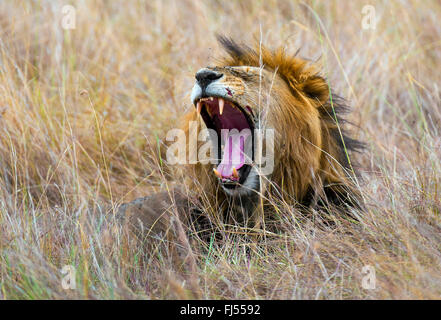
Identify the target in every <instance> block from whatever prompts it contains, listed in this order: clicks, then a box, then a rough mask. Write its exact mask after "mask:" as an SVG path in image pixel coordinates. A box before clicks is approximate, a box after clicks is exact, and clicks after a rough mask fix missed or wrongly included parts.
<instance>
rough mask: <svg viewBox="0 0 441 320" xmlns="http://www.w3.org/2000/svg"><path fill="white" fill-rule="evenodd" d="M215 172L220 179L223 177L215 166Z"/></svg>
mask: <svg viewBox="0 0 441 320" xmlns="http://www.w3.org/2000/svg"><path fill="white" fill-rule="evenodd" d="M213 171H214V174H215V175H216V177H218V178H219V179H222V175H221V174H220V172H219V171H217V170H216V169H215V168H213Z"/></svg>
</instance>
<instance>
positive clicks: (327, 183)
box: [186, 38, 362, 215]
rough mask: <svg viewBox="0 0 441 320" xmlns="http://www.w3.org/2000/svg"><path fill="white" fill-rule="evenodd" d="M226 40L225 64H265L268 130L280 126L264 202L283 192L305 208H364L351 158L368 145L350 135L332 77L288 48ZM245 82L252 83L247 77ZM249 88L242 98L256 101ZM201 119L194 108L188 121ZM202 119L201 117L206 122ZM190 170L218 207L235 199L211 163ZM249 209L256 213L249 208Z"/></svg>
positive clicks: (262, 189) (263, 82)
mask: <svg viewBox="0 0 441 320" xmlns="http://www.w3.org/2000/svg"><path fill="white" fill-rule="evenodd" d="M220 41H221V43H222V45H223V46H224V48H225V49H226V50H227V52H228V53H229V57H228V58H226V59H225V60H223V62H222V67H228V66H235V67H237V66H246V67H258V68H260V67H261V66H263V69H264V70H265V71H266V72H265V73H262V74H261V77H262V78H263V79H262V80H261V81H260V84H259V85H260V87H261V88H260V90H261V91H263V92H264V91H265V90H268V92H269V93H268V95H270V96H271V98H267V97H266V96H267V94H266V93H264V94H262V97H261V105H262V106H263V107H262V109H263V112H264V117H265V128H272V129H274V130H275V142H274V156H275V157H274V170H273V172H272V174H271V175H269V177H268V178H267V179H266V180H268V181H267V182H266V183H264V184H263V185H261V187H260V190H259V192H260V195H261V196H262V197H263V199H264V200H263V201H259V204H258V205H260V204H264V203H265V201H266V200H265V199H268V198H270V197H272V196H276V195H277V197H279V198H283V201H284V202H287V203H289V204H290V205H299V204H300V205H302V206H303V207H304V206H314V205H316V204H318V203H320V204H321V205H331V206H332V205H334V206H338V207H341V209H342V210H345V209H346V208H347V206H358V205H359V203H358V201H359V196H358V192H357V190H356V188H355V187H354V183H353V178H354V177H356V174H355V172H354V167H353V166H352V165H351V162H350V160H349V159H350V158H349V156H350V153H351V151H354V150H357V149H361V148H362V144H361V143H360V142H358V141H356V140H354V139H351V138H349V137H348V136H347V135H346V134H345V131H344V124H345V121H344V120H343V119H342V118H341V114H342V113H344V112H345V111H347V107H346V106H345V105H344V103H343V102H344V100H343V99H341V98H340V97H338V96H336V95H334V94H332V95H331V90H330V88H329V86H328V84H327V83H326V80H325V79H324V78H323V77H321V76H320V75H319V74H318V71H317V70H316V69H315V67H314V66H311V65H309V64H308V63H307V62H306V61H305V60H302V59H300V58H297V57H295V56H292V57H289V56H287V55H286V54H285V52H284V51H283V49H279V50H277V51H275V52H271V51H269V50H267V49H265V48H262V47H261V48H259V50H260V54H259V51H258V50H252V49H250V48H248V47H245V46H239V45H237V44H236V43H234V42H232V41H230V40H228V39H225V38H222V39H221V40H220ZM222 67H221V68H222ZM218 68H219V67H218ZM265 77H266V78H267V79H265ZM268 78H269V79H268ZM230 79H231V78H230ZM228 80H229V79H228V78H227V80H225V81H227V82H228ZM241 80H242V81H244V82H245V83H246V82H247V78H246V77H242V78H241ZM227 85H228V84H227ZM234 85H235V86H237V84H236V83H235V84H234ZM245 86H247V84H245ZM248 88H249V86H248ZM262 88H264V89H262ZM247 91H248V92H251V93H250V94H255V91H254V90H244V91H243V93H241V94H240V95H242V97H241V99H242V100H241V101H253V100H254V101H255V100H256V98H243V95H247V94H248V92H247ZM197 119H198V114H197V112H196V111H193V112H191V113H190V114H189V115H188V116H187V118H186V121H187V122H189V121H197ZM202 123H203V122H202V121H199V124H201V126H203V124H202ZM187 169H188V172H189V174H190V176H191V179H190V181H193V182H195V184H194V186H193V188H200V190H204V193H205V196H206V198H207V199H209V200H210V201H211V207H212V208H219V207H221V206H222V205H224V206H225V204H227V206H228V204H229V203H231V202H228V201H225V200H227V198H228V196H226V195H225V194H224V193H223V192H222V190H221V189H220V188H219V184H218V181H217V178H216V176H215V175H213V174H212V168H211V166H210V165H202V164H197V165H194V166H189V167H188V168H187ZM263 179H265V178H263ZM236 202H237V201H236ZM224 209H225V208H224ZM229 209H231V206H229ZM234 210H237V205H235V206H234ZM239 210H240V208H239ZM245 211H248V212H247V214H248V215H249V214H250V212H249V210H245Z"/></svg>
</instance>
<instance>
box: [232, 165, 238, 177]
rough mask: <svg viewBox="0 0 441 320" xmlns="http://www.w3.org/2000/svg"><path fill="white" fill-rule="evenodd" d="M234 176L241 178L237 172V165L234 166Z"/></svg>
mask: <svg viewBox="0 0 441 320" xmlns="http://www.w3.org/2000/svg"><path fill="white" fill-rule="evenodd" d="M233 177H235V178H236V179H237V178H239V173H237V170H236V168H235V167H233Z"/></svg>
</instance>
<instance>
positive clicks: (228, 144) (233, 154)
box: [217, 132, 249, 180]
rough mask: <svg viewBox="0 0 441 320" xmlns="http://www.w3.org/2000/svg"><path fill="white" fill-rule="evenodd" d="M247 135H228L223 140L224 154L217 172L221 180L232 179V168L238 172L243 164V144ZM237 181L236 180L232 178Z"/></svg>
mask: <svg viewBox="0 0 441 320" xmlns="http://www.w3.org/2000/svg"><path fill="white" fill-rule="evenodd" d="M248 136H249V133H248V132H246V133H243V132H242V133H230V134H229V135H228V137H227V138H226V139H225V147H224V154H223V156H222V161H221V163H220V164H219V165H218V167H217V171H219V173H220V174H221V175H222V177H223V178H230V179H233V178H234V177H233V167H234V168H236V170H239V169H240V168H241V167H242V166H243V165H244V164H245V153H244V148H245V142H246V139H247V138H248ZM234 179H236V180H237V178H234Z"/></svg>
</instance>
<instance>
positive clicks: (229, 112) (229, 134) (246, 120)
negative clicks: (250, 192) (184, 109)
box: [196, 97, 254, 188]
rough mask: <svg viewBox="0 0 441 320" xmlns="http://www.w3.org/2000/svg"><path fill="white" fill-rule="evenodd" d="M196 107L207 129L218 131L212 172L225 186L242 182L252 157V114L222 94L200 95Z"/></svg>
mask: <svg viewBox="0 0 441 320" xmlns="http://www.w3.org/2000/svg"><path fill="white" fill-rule="evenodd" d="M196 108H197V111H198V112H199V113H200V114H201V116H202V119H203V120H204V122H205V125H206V126H207V128H208V129H213V130H215V131H216V133H217V139H218V141H217V146H218V154H219V155H220V158H219V159H217V160H218V161H217V167H216V168H214V169H213V170H214V173H215V174H216V176H217V177H218V178H219V179H220V180H221V181H222V183H223V184H224V186H225V187H227V188H235V187H237V186H238V185H241V184H243V182H244V181H245V180H246V178H247V177H248V175H249V173H250V170H251V164H252V161H253V160H254V137H253V129H254V125H253V122H252V120H251V114H250V113H249V112H248V111H245V110H244V109H243V108H242V107H241V106H239V105H238V104H236V103H234V102H232V101H228V100H226V99H223V98H221V97H207V98H200V99H199V100H197V102H196ZM250 112H251V110H250ZM212 138H213V137H212Z"/></svg>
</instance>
